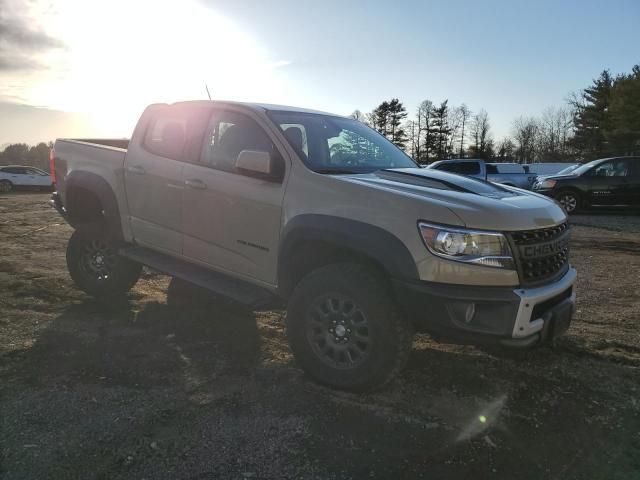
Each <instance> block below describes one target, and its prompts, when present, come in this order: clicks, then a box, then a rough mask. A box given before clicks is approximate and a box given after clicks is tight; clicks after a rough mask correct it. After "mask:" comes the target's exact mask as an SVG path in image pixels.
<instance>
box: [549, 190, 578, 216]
mask: <svg viewBox="0 0 640 480" xmlns="http://www.w3.org/2000/svg"><path fill="white" fill-rule="evenodd" d="M555 199H556V200H557V201H558V203H560V205H561V206H562V208H563V209H564V211H565V212H567V213H568V214H572V213H575V212H577V211H578V209H579V208H580V196H579V195H578V194H577V193H576V192H574V191H572V190H563V191H560V192H558V194H556V196H555Z"/></svg>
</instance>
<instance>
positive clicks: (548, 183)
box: [536, 180, 557, 190]
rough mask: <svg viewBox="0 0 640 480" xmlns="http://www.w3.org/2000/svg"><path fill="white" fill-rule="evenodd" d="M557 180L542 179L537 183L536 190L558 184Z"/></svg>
mask: <svg viewBox="0 0 640 480" xmlns="http://www.w3.org/2000/svg"><path fill="white" fill-rule="evenodd" d="M556 183H557V180H542V181H540V182H538V183H536V190H542V189H546V188H553V187H555V186H556Z"/></svg>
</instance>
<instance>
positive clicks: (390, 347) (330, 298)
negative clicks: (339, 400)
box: [287, 264, 413, 391]
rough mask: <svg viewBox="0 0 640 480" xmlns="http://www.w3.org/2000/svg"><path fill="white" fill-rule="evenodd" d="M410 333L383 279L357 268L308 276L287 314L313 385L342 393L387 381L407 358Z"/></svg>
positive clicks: (334, 268) (289, 332)
mask: <svg viewBox="0 0 640 480" xmlns="http://www.w3.org/2000/svg"><path fill="white" fill-rule="evenodd" d="M412 333H413V332H412V329H411V325H410V324H409V322H407V321H406V319H405V318H404V317H403V316H402V315H401V314H400V312H399V311H398V308H397V306H396V304H395V302H394V300H393V299H392V298H391V297H390V295H389V293H388V289H387V288H385V285H384V283H383V282H382V281H381V279H380V278H379V277H378V276H377V275H376V273H375V272H373V271H371V270H369V269H367V268H366V267H364V266H361V265H357V264H336V265H329V266H326V267H322V268H320V269H318V270H316V271H314V272H312V273H310V274H309V275H307V276H306V277H305V278H303V279H302V281H301V282H300V283H299V284H298V286H297V287H296V289H295V291H294V292H293V294H292V296H291V299H290V301H289V306H288V310H287V335H288V337H289V342H290V344H291V349H292V350H293V353H294V355H295V357H296V360H297V361H298V362H299V363H300V365H301V366H302V368H303V369H304V370H305V372H306V373H307V374H308V375H309V376H311V377H312V378H313V379H315V380H316V381H318V382H320V383H323V384H325V385H329V386H332V387H335V388H340V389H345V390H354V391H365V390H372V389H376V388H379V387H382V386H383V385H385V384H386V383H387V382H389V381H390V380H391V379H392V378H393V377H394V376H395V375H396V374H397V373H398V372H399V371H400V370H401V369H402V367H404V365H405V363H406V361H407V359H408V357H409V353H410V351H411V343H412Z"/></svg>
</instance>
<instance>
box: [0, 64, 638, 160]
mask: <svg viewBox="0 0 640 480" xmlns="http://www.w3.org/2000/svg"><path fill="white" fill-rule="evenodd" d="M351 117H352V118H355V119H356V120H359V121H361V122H363V123H366V124H368V125H369V126H371V127H372V128H374V129H376V130H377V131H378V132H380V133H381V134H382V135H384V136H385V137H387V138H388V139H389V140H390V141H392V142H393V143H394V144H396V145H397V146H398V147H400V148H402V149H404V150H405V151H406V152H407V153H408V154H409V155H410V156H411V157H412V158H413V159H414V160H416V161H417V162H419V163H423V164H424V163H429V162H432V161H435V160H440V159H444V158H483V159H492V160H496V161H504V162H519V163H533V162H563V161H577V160H592V159H595V158H603V157H607V156H617V155H638V154H640V65H635V66H634V67H633V68H632V70H631V73H627V74H625V73H623V74H619V75H616V76H613V75H611V73H610V72H609V71H608V70H604V71H603V72H602V73H601V74H600V76H599V77H598V78H596V79H595V80H593V81H592V83H591V85H589V86H588V87H586V88H584V89H583V90H580V91H579V92H576V93H573V94H571V95H570V96H569V98H568V100H567V103H566V105H563V106H560V107H550V108H547V109H546V110H544V111H543V112H542V114H541V115H539V116H521V117H518V118H516V119H515V120H514V121H513V122H512V125H511V132H510V135H507V136H506V137H504V138H501V139H495V138H494V136H493V133H492V131H491V122H490V120H489V114H488V113H487V111H486V110H484V109H479V110H478V111H476V112H473V111H471V109H470V108H469V107H468V106H467V105H465V104H464V103H463V104H462V105H459V106H453V105H450V104H449V101H448V100H444V101H442V102H440V103H434V102H433V101H431V100H424V101H423V102H421V103H420V105H418V107H417V109H416V111H415V113H414V115H413V116H412V117H411V118H409V114H408V112H407V110H406V108H405V107H404V105H403V104H402V102H401V101H400V100H399V99H397V98H393V99H391V100H385V101H384V102H382V103H381V104H380V105H378V106H377V107H376V108H375V109H374V110H373V111H372V112H370V113H367V114H365V113H362V112H361V111H359V110H356V111H354V112H353V113H352V114H351ZM51 147H52V143H51V142H49V143H44V142H41V143H39V144H38V145H35V146H31V147H30V146H28V145H26V144H24V143H14V144H9V145H8V146H7V147H6V148H5V149H4V151H2V152H0V165H8V164H20V165H30V166H34V167H37V168H40V169H42V170H46V171H48V169H49V149H50V148H51ZM362 148H365V147H364V146H363V147H362Z"/></svg>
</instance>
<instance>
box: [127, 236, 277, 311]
mask: <svg viewBox="0 0 640 480" xmlns="http://www.w3.org/2000/svg"><path fill="white" fill-rule="evenodd" d="M119 253H120V255H122V256H123V257H127V258H129V259H131V260H133V261H135V262H138V263H141V264H143V265H146V266H148V267H151V268H153V269H155V270H158V271H160V272H162V273H166V274H167V275H171V276H173V277H178V278H180V279H182V280H185V281H187V282H191V283H193V284H195V285H198V286H200V287H203V288H206V289H207V290H210V291H212V292H214V293H216V294H218V295H222V296H223V297H227V298H230V299H232V300H235V301H236V302H240V303H243V304H245V305H248V306H251V307H253V308H256V309H261V308H267V307H274V306H277V305H281V304H282V300H280V299H279V297H277V296H276V295H275V294H273V293H272V292H270V291H269V290H267V289H266V288H262V287H258V286H256V285H253V284H251V283H248V282H245V281H243V280H238V279H237V278H233V277H230V276H228V275H225V274H223V273H218V272H214V271H211V270H208V269H206V268H203V267H201V266H199V265H194V264H192V263H188V262H185V261H183V260H180V259H177V258H174V257H171V256H169V255H166V254H164V253H160V252H156V251H155V250H151V249H149V248H145V247H136V246H132V247H125V248H123V249H121V250H120V252H119Z"/></svg>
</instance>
